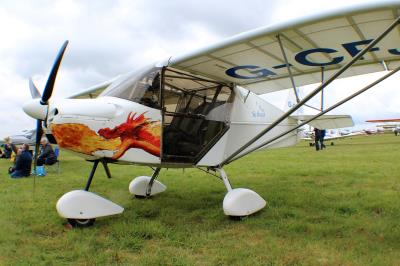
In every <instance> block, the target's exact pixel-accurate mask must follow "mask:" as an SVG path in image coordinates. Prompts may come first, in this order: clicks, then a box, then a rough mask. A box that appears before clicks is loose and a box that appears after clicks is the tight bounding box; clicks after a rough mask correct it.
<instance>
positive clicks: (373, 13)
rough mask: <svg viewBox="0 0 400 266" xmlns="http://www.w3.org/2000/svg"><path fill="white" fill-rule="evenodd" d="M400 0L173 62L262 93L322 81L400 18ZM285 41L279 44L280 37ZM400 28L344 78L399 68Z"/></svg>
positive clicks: (262, 32)
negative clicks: (322, 74) (293, 83)
mask: <svg viewBox="0 0 400 266" xmlns="http://www.w3.org/2000/svg"><path fill="white" fill-rule="evenodd" d="M399 8H400V1H399V0H382V1H376V2H374V3H368V4H363V5H354V6H353V7H350V8H349V7H347V8H345V9H336V10H335V11H331V12H326V13H319V14H316V15H313V16H309V17H307V18H302V19H296V20H292V21H289V22H285V23H279V24H274V25H272V26H268V27H264V28H258V29H255V30H252V31H249V32H245V33H242V34H239V35H236V36H234V37H231V38H228V39H226V40H225V41H222V42H220V43H217V44H216V45H213V46H210V47H208V48H205V49H202V50H199V51H197V52H194V53H191V54H187V55H184V56H180V57H176V58H171V59H170V60H169V65H170V66H172V67H175V68H177V69H181V70H184V71H187V72H190V73H193V74H198V75H202V76H204V77H208V78H213V79H217V80H220V81H225V82H233V83H236V84H238V85H241V86H242V87H245V88H246V89H249V90H250V91H252V92H254V93H257V94H263V93H268V92H272V91H277V90H283V89H288V88H292V87H293V86H292V83H291V80H290V75H289V71H288V69H287V64H286V60H285V57H286V58H287V62H288V63H289V64H290V65H291V68H290V69H291V72H292V75H293V76H294V80H295V84H296V86H302V85H307V84H313V83H319V82H321V70H323V72H324V76H325V78H326V79H327V78H329V77H330V76H331V75H333V73H334V72H335V71H336V70H337V69H339V68H340V67H342V66H343V65H345V64H346V63H347V62H349V61H350V60H351V59H352V57H354V56H355V55H356V54H357V53H358V52H359V51H360V50H362V49H363V48H364V47H366V45H368V44H369V43H370V42H372V40H373V39H374V38H376V37H377V36H379V35H380V34H381V33H382V32H383V31H384V30H385V29H386V28H387V27H388V26H389V25H390V24H391V23H393V21H394V20H395V19H396V18H397V17H398V16H399V14H400V11H399ZM278 36H279V39H280V40H281V44H282V46H281V45H280V42H279V40H278ZM399 43H400V34H399V30H398V29H397V30H393V31H392V32H391V33H389V35H387V36H386V37H385V38H384V39H383V40H382V41H381V42H380V43H378V45H377V46H375V47H374V48H372V49H371V50H370V52H368V53H367V54H366V55H365V56H364V58H363V59H362V60H359V61H358V62H356V63H355V64H354V65H353V67H352V68H351V69H349V70H348V71H346V72H344V73H343V74H342V75H341V76H340V77H346V76H354V75H359V74H365V73H371V72H377V71H383V70H388V69H393V68H394V67H397V66H398V65H399V64H400V63H399V59H400V49H398V44H399Z"/></svg>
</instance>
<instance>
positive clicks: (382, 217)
mask: <svg viewBox="0 0 400 266" xmlns="http://www.w3.org/2000/svg"><path fill="white" fill-rule="evenodd" d="M335 144H336V145H335V146H328V147H327V149H326V150H324V151H320V152H316V151H315V150H314V149H313V148H311V147H308V144H307V143H300V144H299V145H297V146H295V147H291V148H283V149H276V150H267V151H260V152H256V153H253V154H251V155H250V156H247V157H244V158H242V159H241V160H239V161H237V162H234V163H232V164H230V165H228V166H227V167H226V169H225V170H226V172H227V174H228V176H229V178H230V180H231V183H232V185H233V186H234V187H246V188H250V189H253V190H255V191H256V192H257V193H259V194H260V195H261V196H262V197H263V198H265V199H266V200H267V202H268V205H267V208H265V209H264V210H262V211H261V212H260V213H258V214H256V215H253V216H251V217H248V218H247V219H244V220H242V221H232V220H230V219H228V218H227V217H226V216H224V214H223V211H222V200H223V197H224V195H225V193H226V190H225V188H224V186H223V184H222V182H221V181H220V180H218V179H217V178H215V177H212V176H209V175H206V174H205V173H203V172H201V171H198V170H196V169H186V170H185V171H182V170H177V169H168V170H166V169H164V170H162V171H161V173H160V177H159V179H160V181H161V182H163V183H164V184H166V185H167V187H168V189H167V191H166V192H164V193H162V194H160V195H158V196H156V197H154V198H152V199H148V200H138V199H134V198H133V197H132V196H131V195H129V193H128V184H129V182H130V181H131V180H132V179H133V178H134V177H136V176H139V175H149V174H150V173H151V170H150V169H149V168H147V167H137V166H120V165H111V166H110V168H111V172H112V175H113V178H112V179H107V177H106V175H105V173H104V171H103V170H102V169H101V167H99V170H98V172H97V173H96V176H95V178H94V180H93V183H92V186H91V191H94V192H96V193H98V194H100V195H102V196H104V197H106V198H109V199H110V200H112V201H114V202H116V203H118V204H120V205H122V206H124V208H125V211H124V213H123V214H122V215H119V216H115V217H108V218H101V219H98V220H97V221H96V224H95V225H94V226H93V227H91V228H86V229H74V230H69V229H67V228H65V227H64V226H63V223H65V221H64V220H63V219H62V218H60V217H59V216H58V215H57V212H56V210H55V203H56V202H57V200H58V198H59V197H60V196H61V195H63V194H64V193H66V192H68V191H70V190H73V189H81V188H83V187H84V185H85V183H86V178H87V175H88V173H89V171H90V168H91V164H89V163H87V162H84V161H82V160H81V159H79V158H77V157H75V156H72V155H70V154H68V153H66V152H64V153H62V154H61V156H62V157H61V174H59V175H57V174H55V173H50V174H49V175H48V176H46V177H43V178H37V179H36V186H35V189H34V190H33V178H24V179H20V180H13V179H11V178H9V177H8V175H7V174H5V173H6V170H7V168H8V166H9V162H8V161H5V160H2V161H0V166H1V169H3V170H2V173H3V174H1V176H0V187H1V193H0V202H1V204H0V217H1V218H0V264H2V265H10V264H11V265H19V264H22V265H43V264H45V265H46V264H48V265H53V264H60V265H63V264H64V265H68V264H74V265H97V264H100V265H102V264H104V265H113V264H114V265H118V264H120V265H124V264H125V265H127V264H128V265H340V264H344V265H398V262H399V261H400V241H399V239H400V226H399V223H400V222H399V221H400V205H399V200H400V185H399V184H400V182H399V181H400V180H399V179H400V167H399V163H398V156H399V154H400V138H399V137H394V136H393V135H376V136H361V137H355V138H352V139H344V140H340V141H337V142H336V143H335Z"/></svg>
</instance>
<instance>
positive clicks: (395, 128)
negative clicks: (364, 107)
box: [366, 118, 400, 136]
mask: <svg viewBox="0 0 400 266" xmlns="http://www.w3.org/2000/svg"><path fill="white" fill-rule="evenodd" d="M366 122H369V123H393V122H400V118H390V119H375V120H367V121H366ZM391 128H392V131H393V133H394V135H395V136H397V135H400V125H399V124H393V126H392V127H391Z"/></svg>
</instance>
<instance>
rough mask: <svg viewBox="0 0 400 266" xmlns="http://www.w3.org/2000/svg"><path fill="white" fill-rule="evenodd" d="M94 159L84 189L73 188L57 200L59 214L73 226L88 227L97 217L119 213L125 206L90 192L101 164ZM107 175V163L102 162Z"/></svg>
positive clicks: (108, 174)
mask: <svg viewBox="0 0 400 266" xmlns="http://www.w3.org/2000/svg"><path fill="white" fill-rule="evenodd" d="M99 162H100V161H99V160H96V161H94V163H93V167H92V170H91V171H90V174H89V177H88V180H87V181H86V186H85V189H84V190H73V191H70V192H68V193H66V194H64V195H63V196H62V197H61V198H60V199H59V200H58V202H57V205H56V208H57V211H58V214H59V215H60V216H61V217H64V218H66V219H67V220H68V222H69V223H70V224H71V225H72V226H73V227H88V226H91V225H93V224H94V221H95V220H96V218H97V217H103V216H110V215H114V214H119V213H122V212H123V211H124V208H122V207H121V206H119V205H117V204H115V203H114V202H111V201H109V200H107V199H105V198H103V197H100V196H99V195H96V194H94V193H92V192H89V188H90V185H91V184H92V180H93V177H94V174H95V172H96V169H97V165H98V164H99ZM102 163H103V165H104V167H105V169H106V173H107V176H108V177H109V178H110V177H111V175H110V173H109V171H108V172H107V170H108V167H106V163H105V162H102Z"/></svg>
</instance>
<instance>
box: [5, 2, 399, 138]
mask: <svg viewBox="0 0 400 266" xmlns="http://www.w3.org/2000/svg"><path fill="white" fill-rule="evenodd" d="M375 1H377V0H375ZM358 2H368V1H367V0H359V1H356V0H352V1H348V0H344V1H343V0H335V1H322V0H307V1H298V0H276V1H275V0H259V1H258V0H247V1H243V0H226V1H215V0H202V1H190V0H168V1H162V0H159V1H154V0H131V1H123V0H120V1H116V0H110V1H104V0H103V1H102V0H86V1H73V0H60V1H57V0H36V1H12V0H10V1H1V0H0V33H1V41H0V86H1V92H2V94H1V96H2V97H1V98H2V100H1V104H0V108H1V109H0V121H1V127H0V138H1V137H5V136H8V135H11V134H16V133H18V132H20V131H21V130H23V129H30V128H34V127H35V121H33V120H32V119H31V118H29V117H28V116H27V115H25V113H24V112H23V111H22V109H21V106H22V105H23V103H24V102H26V101H27V100H29V99H30V97H31V96H30V93H29V87H28V78H29V77H30V76H32V77H33V80H34V81H35V83H36V85H37V86H38V87H39V90H40V91H42V88H43V87H44V84H45V82H46V80H47V75H48V73H49V70H50V68H51V66H52V64H53V60H54V57H55V55H56V54H57V52H58V50H59V48H60V46H61V45H62V43H63V42H64V40H66V39H68V40H69V41H70V44H69V47H68V48H67V51H66V53H65V56H64V60H63V62H62V66H61V68H60V71H59V74H58V77H57V82H56V86H55V90H56V97H62V96H68V95H70V94H73V93H75V92H77V91H79V90H80V89H84V88H87V87H90V86H92V85H95V84H97V83H101V82H103V81H105V80H107V79H110V78H112V77H114V76H116V75H118V74H121V73H125V72H128V71H131V70H132V69H134V68H137V67H140V66H142V65H145V64H148V63H150V62H153V61H158V60H161V59H165V58H168V57H169V56H172V55H179V54H182V53H187V52H189V51H191V50H194V49H197V48H200V47H204V46H207V45H210V44H213V43H214V42H216V41H220V40H223V39H224V38H227V37H229V36H232V35H235V34H238V33H241V32H243V31H247V30H251V29H253V28H256V27H261V26H266V25H268V24H271V23H276V22H277V21H284V20H290V19H292V18H293V17H298V16H305V15H307V14H311V13H314V12H319V11H325V10H328V9H332V8H337V7H341V6H344V5H350V4H354V3H358ZM378 75H379V74H378ZM376 76H377V75H368V76H366V77H365V76H364V77H362V78H355V79H352V80H350V81H349V80H347V79H346V81H345V82H344V83H343V82H342V83H338V84H337V85H335V86H337V87H338V88H342V91H343V88H347V87H348V85H349V84H351V85H352V86H353V85H357V86H358V85H359V86H360V87H359V88H361V86H362V83H363V82H364V83H365V81H366V80H369V79H373V78H376ZM398 81H399V76H398V75H395V76H394V77H392V78H391V79H390V80H388V81H386V82H385V83H384V84H382V85H381V86H379V87H378V88H374V89H372V90H371V91H370V92H368V93H366V94H365V95H363V96H360V97H359V98H358V99H357V100H354V101H352V102H351V103H349V104H347V105H345V106H344V107H343V108H341V109H340V110H338V112H340V113H348V114H351V115H353V116H354V118H355V120H356V121H357V122H361V121H364V120H365V119H367V118H369V119H374V118H388V117H394V116H397V117H400V108H399V96H400V90H399V89H398V85H397V84H398ZM326 95H327V99H326V101H327V104H329V103H330V102H333V101H334V100H336V99H337V97H338V95H341V93H335V95H329V93H328V92H326Z"/></svg>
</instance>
